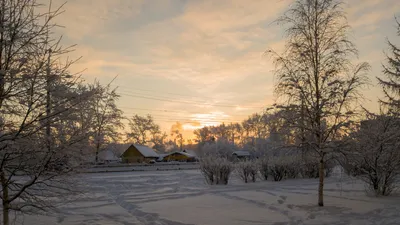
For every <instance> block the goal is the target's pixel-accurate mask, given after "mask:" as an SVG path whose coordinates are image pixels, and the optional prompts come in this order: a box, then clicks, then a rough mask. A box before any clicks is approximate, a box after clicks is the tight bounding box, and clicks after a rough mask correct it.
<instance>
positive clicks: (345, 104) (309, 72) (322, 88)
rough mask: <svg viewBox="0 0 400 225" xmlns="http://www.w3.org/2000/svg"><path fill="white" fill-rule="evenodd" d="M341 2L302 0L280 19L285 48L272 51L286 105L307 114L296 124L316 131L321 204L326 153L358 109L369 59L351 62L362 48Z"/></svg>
mask: <svg viewBox="0 0 400 225" xmlns="http://www.w3.org/2000/svg"><path fill="white" fill-rule="evenodd" d="M341 6H342V2H341V1H339V0H338V1H337V0H297V1H296V2H295V3H294V4H293V5H292V6H291V8H290V9H289V10H288V11H287V12H286V13H285V14H284V15H283V16H282V17H281V18H280V19H279V20H278V22H280V23H282V24H283V25H287V27H286V36H287V41H286V47H285V48H286V49H285V51H284V53H282V54H278V53H276V52H274V51H273V50H268V51H267V53H268V54H272V56H273V57H274V62H275V65H276V71H275V72H276V76H277V80H278V82H277V85H276V89H275V91H276V93H278V94H279V95H281V96H284V97H285V98H284V99H283V100H284V101H283V105H282V107H290V108H291V109H295V110H297V111H298V112H299V113H298V115H301V114H304V118H303V119H304V120H305V123H293V126H297V127H298V126H301V124H303V127H302V128H303V129H304V130H305V131H307V132H309V133H310V134H312V135H311V136H310V138H308V139H307V140H306V141H305V143H306V144H307V145H308V146H309V147H310V148H312V149H313V150H314V152H315V153H316V155H317V160H318V162H319V186H318V205H319V206H323V205H324V201H323V188H324V176H325V173H324V164H325V160H326V156H327V154H328V153H329V152H330V151H332V150H333V149H334V147H333V146H332V145H333V143H334V142H333V141H334V140H335V139H337V137H336V134H337V133H338V132H337V131H339V130H341V129H343V128H345V127H346V126H347V125H348V120H349V119H350V118H351V117H352V116H353V115H354V114H355V112H356V110H355V104H353V103H354V101H355V100H356V99H357V98H358V97H360V95H359V93H358V89H359V88H360V86H362V85H364V84H365V83H366V82H367V78H366V75H365V74H366V71H367V70H368V69H369V65H368V64H367V63H361V64H358V65H356V66H354V65H352V63H351V57H352V56H356V54H357V50H356V48H355V46H354V44H353V43H352V42H351V41H350V40H349V38H348V36H347V33H348V30H349V26H348V25H347V22H346V17H345V13H344V11H343V9H342V7H341ZM303 110H304V112H303ZM300 112H302V113H300Z"/></svg>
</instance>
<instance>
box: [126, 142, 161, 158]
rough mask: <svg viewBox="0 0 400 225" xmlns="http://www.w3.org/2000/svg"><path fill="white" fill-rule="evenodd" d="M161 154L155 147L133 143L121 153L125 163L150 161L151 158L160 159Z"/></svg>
mask: <svg viewBox="0 0 400 225" xmlns="http://www.w3.org/2000/svg"><path fill="white" fill-rule="evenodd" d="M158 157H159V155H158V154H157V153H156V152H155V150H154V149H152V148H149V147H147V146H144V145H138V144H133V145H131V146H129V148H128V149H126V150H125V152H124V153H122V155H121V159H122V162H124V163H143V162H145V163H148V162H150V161H151V160H156V159H158Z"/></svg>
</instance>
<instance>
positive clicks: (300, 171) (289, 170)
mask: <svg viewBox="0 0 400 225" xmlns="http://www.w3.org/2000/svg"><path fill="white" fill-rule="evenodd" d="M257 164H258V169H259V172H260V174H261V176H262V177H263V179H264V180H268V177H272V179H273V180H274V181H281V180H282V179H295V178H318V177H319V174H318V171H319V167H318V166H319V164H318V162H317V161H316V159H311V158H310V159H306V158H303V157H301V156H300V155H287V156H273V157H270V158H268V157H263V158H260V159H258V162H257ZM333 167H334V164H333V163H332V161H328V163H325V175H326V176H327V177H328V176H330V175H331V173H332V171H333Z"/></svg>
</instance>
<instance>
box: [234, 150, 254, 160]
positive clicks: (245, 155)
mask: <svg viewBox="0 0 400 225" xmlns="http://www.w3.org/2000/svg"><path fill="white" fill-rule="evenodd" d="M232 156H234V157H235V158H237V159H250V157H251V154H250V152H249V151H245V150H239V151H234V152H233V153H232Z"/></svg>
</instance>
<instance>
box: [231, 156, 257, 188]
mask: <svg viewBox="0 0 400 225" xmlns="http://www.w3.org/2000/svg"><path fill="white" fill-rule="evenodd" d="M236 173H237V174H238V176H239V178H240V179H241V180H243V181H244V182H245V183H247V182H249V181H252V182H256V180H257V174H258V168H257V162H256V161H255V160H245V161H240V162H238V163H236Z"/></svg>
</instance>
